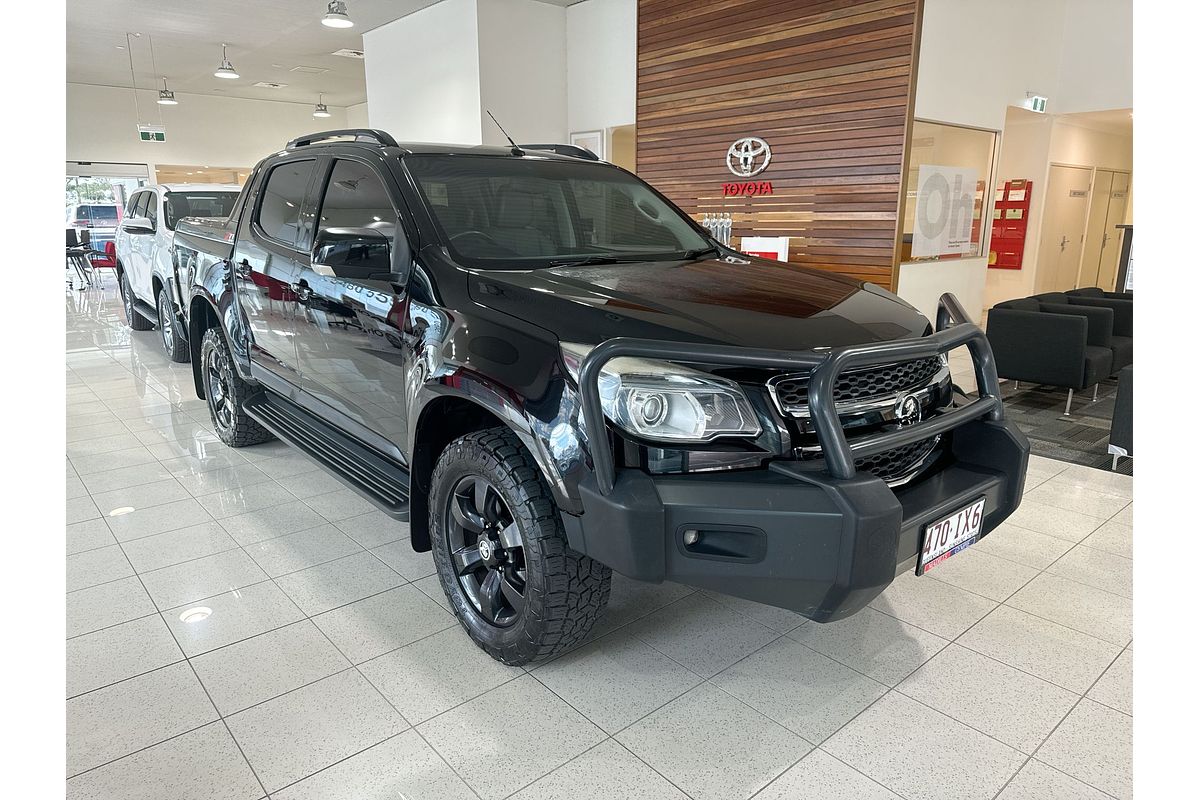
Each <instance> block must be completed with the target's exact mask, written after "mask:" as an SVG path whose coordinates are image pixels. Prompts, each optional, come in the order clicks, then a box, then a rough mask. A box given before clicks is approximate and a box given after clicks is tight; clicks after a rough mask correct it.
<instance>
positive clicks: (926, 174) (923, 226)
mask: <svg viewBox="0 0 1200 800" xmlns="http://www.w3.org/2000/svg"><path fill="white" fill-rule="evenodd" d="M978 175H979V173H978V170H975V169H969V168H965V167H947V166H939V165H936V164H922V165H921V166H920V169H919V170H918V171H917V210H916V219H915V220H914V222H913V238H912V255H913V257H914V258H928V257H931V256H945V255H953V254H964V253H972V252H973V251H974V247H975V245H974V243H973V242H972V241H971V232H972V225H971V223H972V221H973V220H974V218H975V191H976V184H977V181H978Z"/></svg>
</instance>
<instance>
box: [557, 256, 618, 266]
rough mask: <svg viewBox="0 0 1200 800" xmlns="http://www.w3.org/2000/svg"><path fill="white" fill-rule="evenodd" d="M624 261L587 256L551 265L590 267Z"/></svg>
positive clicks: (560, 260) (607, 257) (565, 259)
mask: <svg viewBox="0 0 1200 800" xmlns="http://www.w3.org/2000/svg"><path fill="white" fill-rule="evenodd" d="M622 260H623V259H620V258H617V257H616V256H585V257H583V258H563V259H559V260H557V261H551V262H549V264H550V266H552V267H590V266H592V265H595V264H619V263H620V262H621V261H622ZM624 260H628V259H624Z"/></svg>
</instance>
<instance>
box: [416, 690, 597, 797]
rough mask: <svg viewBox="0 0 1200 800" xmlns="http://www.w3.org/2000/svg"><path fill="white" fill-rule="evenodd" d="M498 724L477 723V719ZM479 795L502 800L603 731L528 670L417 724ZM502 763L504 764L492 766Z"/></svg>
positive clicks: (590, 744)
mask: <svg viewBox="0 0 1200 800" xmlns="http://www.w3.org/2000/svg"><path fill="white" fill-rule="evenodd" d="M482 719H489V720H496V721H497V724H495V725H492V724H483V725H481V724H479V723H480V720H482ZM417 730H419V731H420V732H421V735H422V736H424V738H425V740H426V741H427V742H429V744H431V745H432V746H433V747H434V749H435V750H437V751H438V753H439V754H441V756H442V758H444V759H445V760H446V761H447V762H448V763H449V764H450V766H451V767H452V768H453V769H454V771H455V772H457V773H458V774H459V775H461V776H462V777H463V779H464V780H466V782H467V783H468V784H469V785H470V786H471V787H472V788H473V789H474V790H475V791H476V792H477V793H478V794H479V796H480V797H481V798H482V799H483V800H500V798H503V797H507V796H508V795H509V794H511V793H513V792H515V791H516V790H518V789H520V788H522V787H523V786H526V785H527V784H529V783H531V782H533V781H534V780H536V779H537V778H540V777H541V776H543V775H545V774H546V773H548V772H550V771H551V770H554V769H555V768H557V767H559V766H562V765H563V764H565V763H566V762H567V761H569V760H570V759H572V758H574V757H575V756H577V755H579V754H580V753H582V752H584V751H585V750H587V749H588V748H589V747H592V746H593V745H595V744H597V743H599V742H600V741H601V740H603V739H604V738H605V737H604V732H603V731H601V730H600V729H599V728H597V727H596V726H595V725H593V724H592V723H591V722H589V721H588V720H587V718H586V717H584V716H583V715H582V714H580V713H579V712H578V711H575V710H574V709H573V708H571V707H570V706H569V705H567V704H566V703H564V702H563V701H562V700H560V699H559V698H558V697H556V696H555V695H554V694H553V693H551V691H550V690H549V689H547V688H545V687H544V686H542V685H541V684H540V683H538V682H537V681H535V680H534V679H533V678H532V677H530V676H528V675H526V676H525V677H522V678H517V679H516V680H514V681H510V682H508V683H505V684H503V685H502V686H499V687H497V688H495V689H493V690H491V691H489V692H487V693H485V694H483V695H481V696H480V697H477V698H475V699H474V700H471V701H468V702H467V703H464V704H463V705H460V706H458V707H457V708H454V709H452V710H450V711H447V712H446V713H444V714H441V715H440V716H437V717H434V718H433V719H431V720H429V721H427V722H424V723H422V724H421V725H419V726H418V727H417ZM497 764H504V765H505V768H504V769H496V765H497Z"/></svg>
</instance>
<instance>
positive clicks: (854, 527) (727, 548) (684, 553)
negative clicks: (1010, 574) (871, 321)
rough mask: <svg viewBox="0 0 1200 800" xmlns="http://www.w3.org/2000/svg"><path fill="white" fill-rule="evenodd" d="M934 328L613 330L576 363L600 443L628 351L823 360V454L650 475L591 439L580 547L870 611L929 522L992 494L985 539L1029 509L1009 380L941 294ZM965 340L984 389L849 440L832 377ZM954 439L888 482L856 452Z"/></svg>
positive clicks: (815, 373) (741, 592)
mask: <svg viewBox="0 0 1200 800" xmlns="http://www.w3.org/2000/svg"><path fill="white" fill-rule="evenodd" d="M938 328H939V330H938V332H937V333H935V334H932V335H930V336H927V337H923V338H922V339H918V340H902V341H898V342H888V343H882V344H873V345H860V346H850V347H843V348H834V349H831V350H827V351H823V352H821V353H818V354H814V353H811V352H805V353H788V352H768V351H757V350H748V349H745V348H724V347H705V346H693V345H683V344H677V343H664V342H638V341H631V340H624V341H623V340H619V339H616V340H610V341H608V342H605V343H604V344H601V345H599V346H598V347H596V348H595V349H594V350H593V351H592V352H591V353H589V355H588V356H587V358H585V359H584V362H583V364H582V365H581V368H580V389H581V392H582V397H583V411H584V422H585V425H586V427H587V431H588V441H589V442H599V443H607V441H608V438H607V430H606V428H605V427H604V425H605V423H604V418H603V413H602V411H601V409H600V403H599V392H598V391H597V388H596V379H597V377H598V375H599V371H600V368H601V367H602V366H603V364H604V362H606V361H608V360H610V359H612V358H616V357H618V356H621V355H635V356H648V355H650V356H654V357H658V358H667V359H668V360H685V361H698V362H703V363H730V364H741V365H754V366H782V367H795V366H801V367H805V368H808V369H810V370H811V377H810V381H809V387H810V388H809V405H810V410H811V415H812V419H813V421H814V422H815V424H816V429H817V437H818V439H819V441H820V443H821V448H822V454H823V458H822V459H821V460H817V461H789V460H777V461H773V462H770V464H769V468H767V469H758V470H747V471H741V472H725V473H700V474H686V475H664V476H651V475H648V474H646V473H645V472H642V471H640V470H636V469H616V468H615V467H614V465H613V460H612V453H611V451H610V450H609V449H608V447H607V446H600V447H593V448H592V452H591V455H592V461H593V471H592V473H591V474H590V475H588V477H587V478H585V479H584V480H583V481H582V482H581V484H580V487H579V488H580V497H581V501H582V505H583V514H582V515H579V516H573V515H563V516H564V525H565V527H566V532H567V537H568V540H569V542H570V544H571V546H572V547H573V548H574V549H576V550H578V551H579V552H582V553H585V554H587V555H589V556H591V557H593V558H595V559H596V560H598V561H600V562H601V563H604V564H607V565H608V566H610V567H612V568H613V569H615V570H616V571H618V572H620V573H623V574H625V575H628V576H629V577H632V578H637V579H640V580H647V581H663V580H672V581H678V582H680V583H684V584H688V585H691V586H697V587H701V588H708V589H713V590H716V591H719V592H723V593H725V594H730V595H734V596H737V597H743V598H746V599H748V600H754V601H757V602H760V603H767V604H769V605H774V606H779V607H782V608H787V609H791V610H793V611H796V612H799V613H800V614H803V615H804V616H806V617H809V618H811V619H814V620H817V621H820V622H825V621H831V620H836V619H842V618H844V617H846V616H849V615H850V614H853V613H854V612H856V611H858V610H860V609H861V608H863V607H864V606H866V605H867V603H869V602H870V601H871V600H872V599H873V598H874V597H875V596H877V595H878V594H879V593H880V592H882V591H883V590H884V588H886V587H887V585H888V584H889V583H891V581H892V580H893V578H894V577H895V576H896V574H898V572H899V571H901V570H903V569H905V568H906V567H907V566H908V565H909V562H912V563H913V565H914V566H915V560H916V555H917V551H918V549H919V547H920V546H921V541H920V538H921V532H922V530H923V528H924V526H925V525H926V524H928V523H930V522H933V521H934V520H937V519H939V518H940V517H943V516H946V515H948V514H949V513H951V512H952V511H955V510H956V509H958V508H961V507H962V506H965V505H967V504H969V503H971V502H972V501H974V500H977V499H979V498H980V497H984V498H985V499H986V503H985V516H984V520H983V535H986V534H987V533H989V532H991V531H992V530H994V529H995V528H996V526H997V525H999V524H1000V523H1001V522H1002V521H1003V520H1004V519H1006V518H1007V517H1008V516H1009V515H1010V514H1011V513H1012V512H1013V511H1014V510H1016V508H1017V505H1018V504H1019V503H1020V498H1021V494H1022V492H1023V491H1024V484H1025V471H1026V467H1027V463H1028V459H1029V442H1028V441H1027V440H1026V438H1025V436H1024V434H1022V433H1021V432H1020V431H1019V430H1018V429H1017V428H1016V426H1015V425H1013V424H1012V423H1010V422H1007V421H1006V420H1005V419H1004V409H1003V405H1002V404H1001V402H1000V390H999V380H998V379H997V377H996V371H995V364H994V362H993V360H992V353H991V349H990V347H989V346H988V343H987V339H986V337H984V335H983V332H982V331H980V330H979V328H978V327H976V326H975V325H973V324H970V323H969V322H967V321H966V315H965V313H964V312H963V311H962V308H961V306H959V304H958V302H957V300H955V299H954V298H953V296H950V295H945V296H943V298H942V305H941V308H940V309H939V314H938ZM961 345H965V346H967V347H968V348H969V349H970V351H971V355H972V357H973V359H974V362H975V373H976V378H977V381H978V384H979V388H980V396H979V398H978V399H975V400H972V401H970V402H969V403H967V404H966V405H964V406H962V407H960V408H955V409H953V410H951V411H947V412H944V413H942V414H939V415H937V416H935V417H932V418H930V419H927V420H924V421H921V422H918V423H916V424H913V425H909V426H901V427H899V428H897V429H896V430H892V431H889V432H886V433H880V434H877V435H874V436H871V437H866V438H864V439H856V440H855V441H854V443H853V444H851V443H849V442H847V440H846V436H845V433H844V431H843V430H842V427H841V424H840V421H839V417H838V415H837V413H836V411H835V405H834V398H833V387H834V385H835V384H836V381H837V376H838V374H839V373H840V372H841V371H842V370H844V369H848V368H855V367H859V366H871V365H877V364H887V363H894V362H897V361H900V360H904V359H909V358H922V357H927V356H929V355H933V354H941V353H945V352H948V351H949V350H951V349H954V348H955V347H958V346H961ZM934 435H942V436H944V437H945V439H946V441H947V442H948V445H947V447H946V453H945V454H944V456H943V459H942V462H941V463H940V464H939V465H938V466H937V467H935V468H932V469H931V470H930V471H929V472H928V473H926V474H925V475H924V476H923V477H922V478H921V479H920V480H919V481H915V482H913V483H912V484H909V485H906V486H902V487H897V488H890V487H888V485H887V484H886V483H884V481H883V480H881V479H879V478H877V477H875V476H873V475H870V474H868V473H865V472H860V471H858V470H856V468H855V461H856V459H861V458H863V457H865V456H869V455H871V454H874V453H878V452H882V451H885V450H887V449H890V448H893V447H900V446H903V445H906V444H910V443H912V442H916V441H920V440H923V439H927V438H928V437H930V436H934Z"/></svg>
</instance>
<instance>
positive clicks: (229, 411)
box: [199, 328, 274, 447]
mask: <svg viewBox="0 0 1200 800" xmlns="http://www.w3.org/2000/svg"><path fill="white" fill-rule="evenodd" d="M199 361H200V376H201V378H202V379H203V382H204V400H205V402H206V403H207V404H208V413H209V416H210V417H211V418H212V421H213V429H214V430H215V431H216V433H217V436H218V437H220V439H221V441H222V442H224V443H225V444H227V445H229V446H230V447H247V446H249V445H252V444H259V443H261V442H267V441H270V440H271V439H273V438H274V437H273V436H272V435H271V433H270V432H269V431H268V430H267V429H266V428H264V427H263V426H262V425H260V424H259V423H258V421H257V420H255V419H253V418H252V417H251V416H250V415H249V414H247V413H246V410H245V408H243V403H245V401H246V400H247V399H248V398H249V397H250V396H251V395H253V394H254V392H256V391H258V389H257V387H256V386H253V385H251V384H249V383H247V382H246V381H244V380H242V378H241V377H240V376H239V375H238V374H237V370H235V369H234V365H233V356H232V355H230V353H229V345H228V344H226V342H225V337H224V336H222V335H221V331H220V329H218V328H209V329H208V330H207V331H205V332H204V337H203V338H202V339H201V340H200V359H199Z"/></svg>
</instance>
